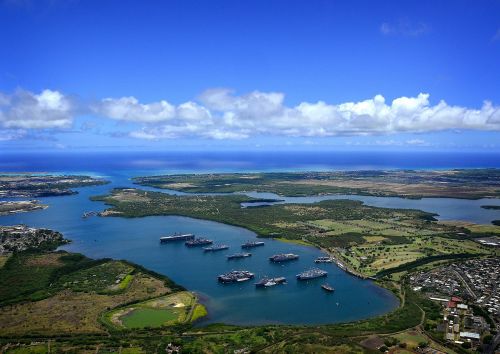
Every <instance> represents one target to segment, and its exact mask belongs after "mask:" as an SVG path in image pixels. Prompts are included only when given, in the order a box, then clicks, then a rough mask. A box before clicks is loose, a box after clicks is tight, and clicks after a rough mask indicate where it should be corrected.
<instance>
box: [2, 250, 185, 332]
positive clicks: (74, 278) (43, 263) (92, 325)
mask: <svg viewBox="0 0 500 354" xmlns="http://www.w3.org/2000/svg"><path fill="white" fill-rule="evenodd" d="M0 273H1V274H0V296H1V299H2V301H3V303H2V305H3V306H2V307H0V333H2V335H27V334H30V335H33V334H46V335H50V334H62V333H67V334H71V333H103V332H104V329H103V326H101V325H100V323H99V318H100V315H101V314H102V313H103V312H105V311H107V310H109V309H111V308H114V307H117V306H121V305H124V304H127V303H131V302H137V301H140V300H145V299H149V298H154V297H158V296H162V295H165V294H168V293H170V292H171V291H172V289H174V290H176V289H178V288H177V287H176V286H175V284H173V283H171V282H170V281H168V280H167V279H165V278H162V277H157V276H155V275H154V274H152V273H151V274H150V273H149V272H148V271H145V270H143V269H142V268H141V267H138V266H134V265H131V264H129V263H126V262H121V261H112V260H99V261H94V260H90V259H88V258H85V257H84V256H81V255H78V254H68V253H65V252H53V253H36V252H22V253H18V254H14V255H12V256H11V258H10V259H9V261H8V262H7V263H6V265H5V266H4V267H3V268H1V269H0ZM33 319H36V320H33Z"/></svg>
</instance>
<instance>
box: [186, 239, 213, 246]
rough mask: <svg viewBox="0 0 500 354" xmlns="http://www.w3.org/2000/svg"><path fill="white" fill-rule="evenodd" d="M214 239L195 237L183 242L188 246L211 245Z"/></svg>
mask: <svg viewBox="0 0 500 354" xmlns="http://www.w3.org/2000/svg"><path fill="white" fill-rule="evenodd" d="M212 243H214V241H212V240H209V239H207V238H197V239H194V240H189V241H186V242H185V243H184V244H185V245H186V246H188V247H197V246H206V245H211V244H212Z"/></svg>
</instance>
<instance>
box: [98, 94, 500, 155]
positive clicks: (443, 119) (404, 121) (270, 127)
mask: <svg viewBox="0 0 500 354" xmlns="http://www.w3.org/2000/svg"><path fill="white" fill-rule="evenodd" d="M284 98H285V96H284V94H283V93H279V92H260V91H254V92H251V93H249V94H245V95H241V96H237V95H235V94H234V92H233V91H231V90H227V89H211V90H207V91H205V92H204V93H202V94H201V95H200V96H199V100H200V103H202V104H203V105H202V104H198V103H195V102H191V101H189V102H186V103H183V104H180V105H178V106H174V105H171V104H169V103H167V102H166V101H160V102H156V103H149V104H141V103H139V102H138V101H137V99H135V98H133V97H127V98H119V99H105V100H103V102H102V104H101V109H100V111H99V112H100V113H101V114H103V115H105V116H108V117H109V118H112V119H122V120H133V121H136V122H140V123H143V124H144V126H143V128H142V129H141V130H139V131H134V132H132V133H131V134H130V136H132V137H136V138H143V139H168V138H179V137H193V136H194V137H202V138H209V139H243V138H248V137H251V136H256V135H271V136H272V135H281V136H292V137H299V136H302V137H328V136H338V135H377V134H393V133H401V132H408V133H421V132H432V131H443V130H494V131H498V130H500V108H499V107H498V106H494V105H493V104H492V103H490V102H485V103H484V104H483V107H482V108H481V109H469V108H466V107H460V106H450V105H448V104H447V103H446V102H444V101H440V102H438V103H437V104H435V105H431V104H430V101H429V94H424V93H421V94H419V95H417V96H416V97H399V98H396V99H394V100H393V101H392V102H389V103H388V102H386V100H385V98H384V97H383V96H382V95H376V96H375V97H373V98H371V99H367V100H364V101H360V102H345V103H341V104H337V105H334V104H328V103H326V102H323V101H318V102H316V103H310V102H302V103H300V104H298V105H296V106H295V107H288V106H286V105H285V104H284ZM110 105H111V106H112V107H111V108H110ZM407 144H413V145H417V144H418V142H417V141H413V142H407Z"/></svg>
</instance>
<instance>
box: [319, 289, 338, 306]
mask: <svg viewBox="0 0 500 354" xmlns="http://www.w3.org/2000/svg"><path fill="white" fill-rule="evenodd" d="M321 287H322V288H323V289H324V290H326V291H329V292H331V293H333V292H334V291H335V288H334V287H333V286H331V285H330V284H326V283H325V284H323V285H321ZM337 306H338V305H337Z"/></svg>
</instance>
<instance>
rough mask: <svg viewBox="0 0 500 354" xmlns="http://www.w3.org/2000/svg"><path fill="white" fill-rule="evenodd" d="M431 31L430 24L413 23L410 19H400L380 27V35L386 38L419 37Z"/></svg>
mask: <svg viewBox="0 0 500 354" xmlns="http://www.w3.org/2000/svg"><path fill="white" fill-rule="evenodd" d="M429 31H430V27H429V25H428V24H426V23H423V22H418V23H413V22H411V21H409V20H408V19H400V20H399V21H397V22H394V23H391V22H383V23H382V24H381V25H380V33H382V34H383V35H386V36H405V37H418V36H421V35H423V34H426V33H428V32H429Z"/></svg>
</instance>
